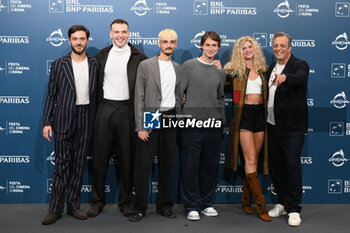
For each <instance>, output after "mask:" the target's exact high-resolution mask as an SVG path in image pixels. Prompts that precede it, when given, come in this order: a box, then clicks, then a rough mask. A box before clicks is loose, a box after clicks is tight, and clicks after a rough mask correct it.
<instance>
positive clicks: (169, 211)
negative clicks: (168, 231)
mask: <svg viewBox="0 0 350 233" xmlns="http://www.w3.org/2000/svg"><path fill="white" fill-rule="evenodd" d="M157 212H158V213H159V214H161V215H163V216H164V217H167V218H176V217H177V216H176V214H175V213H174V212H173V210H172V209H159V210H157Z"/></svg>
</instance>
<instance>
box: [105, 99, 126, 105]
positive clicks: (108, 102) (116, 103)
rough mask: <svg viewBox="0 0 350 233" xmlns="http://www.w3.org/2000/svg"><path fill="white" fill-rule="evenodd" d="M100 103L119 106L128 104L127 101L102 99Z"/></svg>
mask: <svg viewBox="0 0 350 233" xmlns="http://www.w3.org/2000/svg"><path fill="white" fill-rule="evenodd" d="M102 103H104V104H109V105H121V104H128V103H129V100H108V99H103V100H102Z"/></svg>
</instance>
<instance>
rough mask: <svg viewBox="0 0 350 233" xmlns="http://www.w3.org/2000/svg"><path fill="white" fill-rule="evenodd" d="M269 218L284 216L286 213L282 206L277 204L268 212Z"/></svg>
mask: <svg viewBox="0 0 350 233" xmlns="http://www.w3.org/2000/svg"><path fill="white" fill-rule="evenodd" d="M268 214H269V216H270V217H272V218H276V217H279V216H281V215H286V214H287V212H286V211H285V210H284V206H283V205H281V204H277V205H275V206H274V207H273V209H271V210H269V212H268Z"/></svg>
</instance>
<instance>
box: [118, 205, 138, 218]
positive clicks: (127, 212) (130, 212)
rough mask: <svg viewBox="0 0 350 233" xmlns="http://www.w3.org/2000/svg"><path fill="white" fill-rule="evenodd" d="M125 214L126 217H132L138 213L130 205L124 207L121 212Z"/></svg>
mask: <svg viewBox="0 0 350 233" xmlns="http://www.w3.org/2000/svg"><path fill="white" fill-rule="evenodd" d="M120 211H121V212H123V215H124V216H125V217H130V216H131V215H135V214H137V213H138V211H136V210H134V209H133V208H132V207H131V206H130V205H124V207H123V209H121V210H120Z"/></svg>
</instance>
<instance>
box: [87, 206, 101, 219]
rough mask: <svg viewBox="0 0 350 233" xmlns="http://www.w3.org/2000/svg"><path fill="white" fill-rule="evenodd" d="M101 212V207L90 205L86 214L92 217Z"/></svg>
mask: <svg viewBox="0 0 350 233" xmlns="http://www.w3.org/2000/svg"><path fill="white" fill-rule="evenodd" d="M101 212H102V208H98V207H97V206H91V208H90V209H89V210H88V212H87V213H86V215H87V216H88V217H89V218H93V217H96V216H97V215H99V214H100V213H101Z"/></svg>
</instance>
